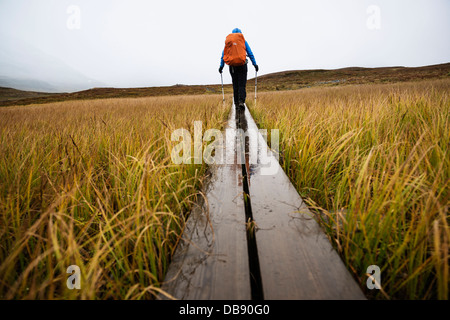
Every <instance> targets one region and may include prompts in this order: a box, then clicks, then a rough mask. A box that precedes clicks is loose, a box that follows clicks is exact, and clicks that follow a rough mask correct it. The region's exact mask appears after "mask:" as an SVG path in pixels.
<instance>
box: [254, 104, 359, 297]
mask: <svg viewBox="0 0 450 320" xmlns="http://www.w3.org/2000/svg"><path fill="white" fill-rule="evenodd" d="M246 119H247V127H248V129H249V130H257V127H256V124H255V123H254V121H253V119H252V118H251V116H250V114H249V112H248V109H246ZM262 142H263V140H262V139H260V140H259V143H258V140H257V139H256V140H255V139H253V140H250V144H255V143H257V144H258V146H257V147H256V148H255V147H254V146H253V148H252V146H251V145H250V149H251V150H254V149H257V157H258V160H257V161H253V164H252V163H249V165H248V168H249V174H250V177H249V190H250V198H251V206H252V213H253V218H254V220H255V222H256V224H257V226H258V229H257V231H256V243H257V246H258V258H259V264H260V269H261V278H262V285H263V291H264V298H265V299H269V300H270V299H365V296H364V295H363V293H362V291H361V289H360V288H359V286H358V284H357V283H356V281H355V280H354V279H353V278H352V276H351V275H350V273H349V272H348V270H347V269H346V268H345V266H344V264H343V262H342V260H341V259H340V257H339V255H338V254H337V252H336V251H335V250H334V248H333V247H332V246H331V244H330V242H329V240H328V239H327V237H326V236H325V234H324V232H323V231H322V229H321V228H320V226H319V225H318V223H317V222H316V221H315V220H314V219H313V217H312V214H311V212H310V211H309V210H308V208H307V207H306V205H305V204H304V202H303V201H302V199H301V197H300V196H299V194H298V193H297V191H296V189H295V188H294V186H293V185H292V183H291V182H290V181H289V178H288V177H287V176H286V174H285V173H284V171H283V170H282V168H281V167H280V166H279V164H278V161H277V160H276V158H275V157H273V156H270V157H269V160H270V161H271V164H272V165H273V166H274V167H276V166H278V170H277V171H276V172H277V173H276V174H272V175H264V174H262V171H261V169H262V167H263V165H262V163H261V162H263V161H262V160H261V159H259V158H260V156H261V154H262V152H266V149H267V145H266V144H265V142H263V143H262Z"/></svg>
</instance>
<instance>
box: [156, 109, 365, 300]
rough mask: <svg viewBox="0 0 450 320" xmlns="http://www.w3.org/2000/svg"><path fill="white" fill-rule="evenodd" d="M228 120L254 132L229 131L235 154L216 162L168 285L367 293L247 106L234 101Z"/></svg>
mask: <svg viewBox="0 0 450 320" xmlns="http://www.w3.org/2000/svg"><path fill="white" fill-rule="evenodd" d="M228 126H229V128H230V129H232V130H236V129H242V131H243V132H245V133H246V134H247V135H248V138H247V139H246V141H245V143H240V142H241V141H242V140H241V139H239V135H238V134H236V135H232V136H231V138H230V137H228V138H229V139H228V140H227V141H226V143H225V145H226V147H227V150H229V149H228V148H232V150H233V152H232V153H231V154H232V159H230V157H228V158H227V163H226V164H220V165H214V166H213V169H212V170H213V172H212V176H213V177H212V179H211V181H210V183H209V185H208V187H207V189H206V192H205V194H206V201H205V202H203V203H202V204H199V205H198V206H197V207H196V208H195V209H194V210H193V212H192V213H191V215H190V217H189V219H188V221H187V225H186V229H185V232H184V235H183V241H182V242H181V244H180V245H179V247H178V248H177V250H176V252H175V255H174V257H173V261H172V263H171V265H170V267H169V271H168V273H167V275H166V278H165V281H164V284H163V286H162V289H163V290H164V291H166V292H167V293H168V294H170V295H171V296H173V297H174V298H176V299H187V300H197V299H201V300H216V299H224V300H249V299H268V300H272V299H286V300H287V299H290V300H292V299H295V300H298V299H365V296H364V295H363V293H362V291H361V289H360V288H359V286H358V285H357V283H356V282H355V280H354V279H353V278H352V276H351V275H350V274H349V272H348V271H347V269H346V268H345V266H344V264H343V263H342V261H341V259H340V257H339V256H338V254H337V253H336V251H335V250H334V249H333V247H332V246H331V244H330V242H329V240H328V239H327V237H326V236H325V234H324V233H323V231H322V230H321V228H320V226H319V225H318V223H317V222H316V221H315V220H314V218H313V217H312V213H311V212H310V211H309V210H308V208H307V207H306V205H305V204H304V202H303V201H302V199H301V197H300V196H299V194H298V193H297V191H296V190H295V188H294V186H293V185H292V184H291V182H290V181H289V178H288V177H287V176H286V174H285V173H284V171H283V170H282V168H281V167H280V165H279V163H278V161H277V160H276V158H275V157H274V156H273V155H272V154H271V152H270V151H268V148H267V144H266V143H265V141H264V140H263V139H262V136H261V135H260V134H259V133H258V128H257V126H256V124H255V122H254V121H253V119H252V117H251V115H250V113H249V112H248V109H247V108H246V109H245V112H238V113H235V111H234V107H233V108H232V112H231V115H230V119H229V123H228ZM241 150H242V152H241ZM230 160H231V161H230ZM244 194H245V197H244ZM248 219H251V220H253V221H254V222H255V223H256V225H257V228H256V229H251V230H253V232H251V231H248V229H247V225H246V222H247V221H248ZM160 298H162V299H164V298H166V297H165V296H163V295H160Z"/></svg>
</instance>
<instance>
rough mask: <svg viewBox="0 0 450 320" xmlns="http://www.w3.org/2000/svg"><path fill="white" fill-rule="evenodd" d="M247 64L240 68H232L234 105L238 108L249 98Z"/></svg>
mask: <svg viewBox="0 0 450 320" xmlns="http://www.w3.org/2000/svg"><path fill="white" fill-rule="evenodd" d="M247 72H248V68H247V64H244V65H243V66H239V67H233V66H230V74H231V79H232V81H233V96H234V105H235V106H236V107H237V106H239V103H240V102H242V103H245V99H246V98H247V91H246V86H247Z"/></svg>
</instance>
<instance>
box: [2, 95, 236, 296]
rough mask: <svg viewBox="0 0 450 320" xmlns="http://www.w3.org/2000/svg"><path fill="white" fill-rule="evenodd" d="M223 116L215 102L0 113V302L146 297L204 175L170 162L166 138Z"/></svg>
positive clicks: (200, 169)
mask: <svg viewBox="0 0 450 320" xmlns="http://www.w3.org/2000/svg"><path fill="white" fill-rule="evenodd" d="M218 101H219V103H217V102H218ZM227 111H228V110H227V108H226V107H224V106H223V104H222V102H221V99H219V98H217V97H215V96H208V97H204V96H203V97H202V96H197V97H190V96H185V97H180V96H179V97H164V98H139V99H109V100H95V101H72V102H62V103H54V104H46V105H34V106H28V107H11V108H2V109H0V155H1V156H0V298H1V299H60V298H64V299H108V298H113V299H144V298H145V299H147V298H152V297H154V295H155V294H157V293H158V292H159V291H160V289H159V283H160V281H161V280H162V279H163V276H164V273H165V271H166V269H167V265H168V261H169V259H170V256H171V254H172V252H173V249H174V247H175V245H176V243H177V241H178V240H179V236H180V232H181V231H182V229H183V227H184V220H185V216H186V214H187V213H188V212H189V210H190V208H191V204H192V203H193V202H194V201H195V200H196V197H197V195H198V191H199V189H200V186H201V184H202V180H203V177H204V174H205V171H206V165H204V164H203V165H180V166H177V165H174V164H173V163H172V161H171V157H170V152H171V150H172V147H173V146H174V144H176V143H178V142H172V141H170V137H171V133H172V131H173V130H175V129H177V128H186V129H188V130H190V131H191V133H192V134H193V121H194V120H199V121H203V129H204V130H207V129H208V128H221V127H222V126H223V124H224V121H225V120H226V113H227ZM70 265H78V266H79V267H80V269H81V290H69V289H68V288H67V286H66V280H67V278H68V276H69V274H67V273H66V269H67V267H68V266H70Z"/></svg>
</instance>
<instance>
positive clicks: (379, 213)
mask: <svg viewBox="0 0 450 320" xmlns="http://www.w3.org/2000/svg"><path fill="white" fill-rule="evenodd" d="M449 93H450V80H449V79H443V80H432V81H422V82H414V83H402V84H376V85H374V84H372V85H358V86H345V87H333V88H310V89H303V90H298V91H289V92H273V93H262V94H260V95H259V96H258V97H259V99H258V102H257V105H256V106H254V105H251V107H250V109H251V112H252V114H253V116H254V118H255V120H256V121H257V123H258V124H259V126H260V128H266V129H272V128H276V129H279V130H280V136H281V138H280V140H281V141H280V150H281V162H282V166H283V168H284V170H285V171H286V173H287V174H288V176H289V177H290V179H291V181H292V182H293V183H294V185H295V186H296V188H297V190H298V191H299V193H300V194H301V196H302V197H303V198H304V200H305V201H306V202H307V203H308V205H309V207H310V208H311V209H312V210H313V211H314V212H316V213H318V215H317V216H318V217H319V220H320V222H321V224H322V225H323V226H324V228H325V230H326V231H327V234H328V236H329V238H330V240H331V241H332V243H333V245H334V246H335V247H336V249H337V250H338V252H339V253H340V254H341V256H342V258H343V260H344V262H345V264H346V265H347V267H348V268H349V270H350V271H351V272H352V273H353V274H354V276H355V277H356V278H357V279H358V280H359V281H360V283H361V287H363V288H365V287H366V285H365V282H366V280H367V275H366V269H367V267H368V266H369V265H378V266H379V267H380V268H381V287H382V290H372V291H371V290H368V289H366V294H367V295H368V296H369V297H372V298H380V299H385V298H391V299H448V298H449V296H448V291H449V241H450V229H449V215H448V211H449V205H450V202H449V201H450V194H449V184H450V180H449V179H450V154H449V148H450V94H449ZM269 141H270V140H269Z"/></svg>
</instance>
